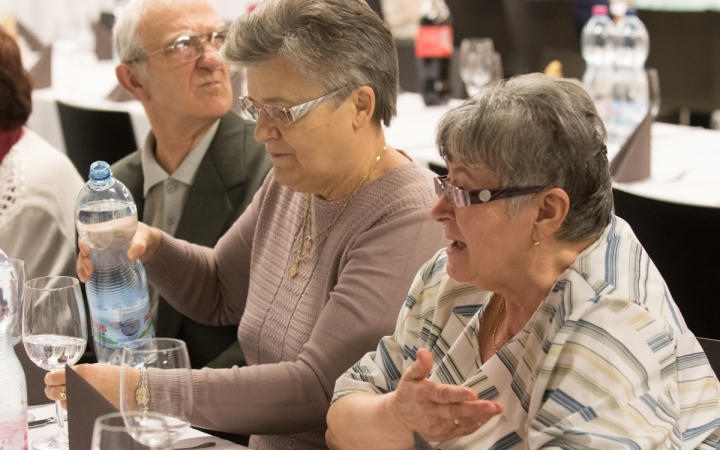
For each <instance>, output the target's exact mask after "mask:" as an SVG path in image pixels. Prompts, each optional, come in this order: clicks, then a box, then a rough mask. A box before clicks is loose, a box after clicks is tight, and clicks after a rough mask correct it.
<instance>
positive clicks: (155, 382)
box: [120, 338, 193, 442]
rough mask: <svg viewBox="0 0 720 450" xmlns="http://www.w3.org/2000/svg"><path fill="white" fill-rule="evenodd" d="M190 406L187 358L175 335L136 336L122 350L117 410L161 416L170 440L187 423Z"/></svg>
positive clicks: (181, 343)
mask: <svg viewBox="0 0 720 450" xmlns="http://www.w3.org/2000/svg"><path fill="white" fill-rule="evenodd" d="M192 409H193V389H192V376H191V371H190V358H189V357H188V353H187V347H186V346H185V343H184V342H183V341H181V340H178V339H166V338H155V339H140V340H137V341H133V342H128V343H127V344H125V346H124V347H123V351H122V366H121V369H120V411H121V412H122V413H123V414H130V413H134V412H136V411H140V412H156V413H160V414H162V415H164V416H166V417H165V419H166V421H167V424H168V427H169V430H170V435H171V439H172V441H173V442H175V441H176V440H178V439H179V438H180V436H182V434H183V433H184V432H185V430H187V428H188V427H189V426H190V419H191V417H192Z"/></svg>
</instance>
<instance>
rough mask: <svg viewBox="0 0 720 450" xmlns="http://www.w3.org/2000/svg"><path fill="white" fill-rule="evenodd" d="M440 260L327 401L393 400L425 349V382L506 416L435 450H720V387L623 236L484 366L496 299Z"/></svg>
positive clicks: (592, 254) (569, 274)
mask: <svg viewBox="0 0 720 450" xmlns="http://www.w3.org/2000/svg"><path fill="white" fill-rule="evenodd" d="M446 262H447V256H446V254H445V250H441V251H439V252H438V253H437V254H436V255H435V257H434V258H433V259H432V260H430V261H429V262H427V263H426V264H425V266H424V267H423V268H422V269H421V270H420V272H419V273H418V275H417V276H416V278H415V281H414V283H413V285H412V288H411V290H410V293H409V294H408V296H407V300H406V301H405V305H404V307H403V308H402V311H401V312H400V316H399V318H398V321H397V327H396V330H395V334H394V335H392V336H388V337H385V338H383V339H382V341H381V342H380V343H379V345H378V348H377V350H376V351H374V352H371V353H368V354H366V355H365V356H364V357H363V358H362V359H361V360H360V361H358V362H357V363H356V364H355V365H354V366H353V367H352V368H350V369H349V370H348V371H347V372H345V374H343V375H342V376H341V377H340V378H339V379H338V380H337V382H336V385H335V394H334V398H333V401H335V400H337V399H338V398H340V397H342V396H344V395H347V394H351V393H354V392H359V391H366V392H375V393H379V394H380V393H386V392H390V391H392V390H394V389H395V388H396V387H397V385H398V382H399V380H400V377H401V374H402V372H403V371H404V370H405V369H406V368H408V367H409V366H410V365H412V363H413V361H414V360H415V355H416V352H417V350H418V349H420V348H426V349H428V350H429V351H430V352H431V353H432V355H433V358H434V360H435V364H434V366H433V370H432V373H431V375H430V380H431V381H435V382H437V383H451V384H456V385H463V386H468V387H470V388H472V389H474V390H475V391H477V394H478V398H480V399H487V400H495V401H500V402H502V403H503V404H504V406H505V411H504V412H503V413H502V414H500V415H498V416H495V417H493V418H492V419H491V420H490V421H488V422H487V423H486V424H485V425H484V426H482V427H481V428H479V429H478V430H477V431H475V432H474V433H472V434H470V435H467V436H462V437H459V438H455V439H452V440H448V441H443V442H436V443H434V445H436V446H437V448H440V449H476V448H477V449H479V448H482V449H493V450H496V449H510V448H526V449H539V448H562V449H589V448H602V449H614V448H630V449H651V448H652V449H656V448H673V449H676V448H677V449H679V448H683V449H693V448H699V449H710V448H713V449H714V448H716V446H718V438H719V436H720V430H718V428H719V427H720V405H719V403H718V398H719V396H718V387H719V384H718V380H717V378H716V377H715V374H714V373H713V371H712V369H711V368H710V365H709V363H708V360H707V358H706V356H705V354H704V353H703V350H702V348H701V347H700V344H699V343H698V342H697V340H696V339H695V336H694V335H693V334H692V333H691V332H690V331H689V330H688V329H687V327H686V325H685V322H684V320H683V318H682V316H681V315H680V311H679V310H678V308H677V305H675V302H674V301H673V300H672V297H670V293H669V292H668V290H667V287H666V286H665V282H664V281H663V279H662V277H661V276H660V273H659V272H658V270H657V268H656V267H655V265H654V264H653V263H652V261H650V259H649V258H648V255H647V253H645V251H644V250H643V248H642V246H641V245H640V243H639V242H638V240H637V238H636V237H635V235H634V234H633V232H632V230H631V229H630V227H629V226H628V224H627V223H626V222H624V221H623V220H622V219H620V218H618V217H615V216H613V218H612V222H611V224H610V225H608V227H607V228H606V229H605V231H604V233H603V235H602V236H601V237H600V238H599V239H598V240H597V241H596V242H595V243H593V244H592V245H591V246H590V247H588V248H587V249H586V250H585V251H583V252H582V253H581V254H580V255H579V256H578V258H577V259H576V260H575V262H574V263H573V264H572V265H571V266H570V267H569V268H568V269H567V270H565V272H563V273H562V274H561V275H560V277H559V278H558V281H557V283H556V284H555V286H554V288H553V289H552V291H551V292H550V293H549V294H548V296H547V297H546V298H545V299H544V300H543V302H542V303H541V304H540V306H539V307H538V309H537V311H536V312H535V314H534V315H533V316H532V318H531V319H530V321H529V322H528V323H527V324H526V325H525V327H524V328H523V330H522V331H520V333H518V334H517V335H516V336H515V337H514V338H513V339H511V340H510V341H508V342H507V344H505V346H503V347H502V348H501V349H500V350H499V351H498V352H497V353H496V354H495V355H493V356H492V357H491V358H490V359H488V361H486V362H485V363H484V364H482V363H481V361H480V356H479V355H480V349H479V347H478V343H477V337H478V332H479V323H480V319H481V317H482V314H483V311H484V308H485V306H486V305H487V304H488V301H489V300H490V297H491V296H492V293H491V292H487V291H481V290H479V289H477V288H475V287H473V286H471V285H469V284H467V283H460V282H457V281H454V280H452V279H451V278H450V277H449V276H448V274H447V271H446V270H445V265H446Z"/></svg>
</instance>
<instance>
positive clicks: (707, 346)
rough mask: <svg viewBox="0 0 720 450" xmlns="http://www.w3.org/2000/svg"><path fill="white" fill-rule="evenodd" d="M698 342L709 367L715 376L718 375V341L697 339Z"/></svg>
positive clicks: (719, 346) (719, 352)
mask: <svg viewBox="0 0 720 450" xmlns="http://www.w3.org/2000/svg"><path fill="white" fill-rule="evenodd" d="M697 340H698V342H699V343H700V345H701V346H702V348H703V350H704V351H705V355H707V359H708V361H710V367H712V370H713V372H715V375H718V374H720V341H717V340H715V339H707V338H700V337H699V338H697Z"/></svg>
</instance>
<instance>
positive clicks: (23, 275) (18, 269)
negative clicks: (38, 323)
mask: <svg viewBox="0 0 720 450" xmlns="http://www.w3.org/2000/svg"><path fill="white" fill-rule="evenodd" d="M10 262H11V263H12V265H13V267H14V268H15V273H16V274H17V291H18V292H17V294H18V295H17V297H18V303H19V305H18V309H19V310H20V311H22V305H23V295H24V294H23V293H24V291H25V282H26V281H27V278H28V274H27V269H26V268H25V262H24V261H22V260H20V259H10ZM20 341H22V313H20V318H18V321H17V322H16V323H15V329H14V330H13V335H12V343H13V347H15V346H16V345H18V344H19V343H20Z"/></svg>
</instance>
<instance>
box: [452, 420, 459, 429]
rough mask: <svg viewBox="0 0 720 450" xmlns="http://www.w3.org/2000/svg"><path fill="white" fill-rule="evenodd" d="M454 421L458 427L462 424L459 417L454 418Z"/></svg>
mask: <svg viewBox="0 0 720 450" xmlns="http://www.w3.org/2000/svg"><path fill="white" fill-rule="evenodd" d="M453 423H454V424H455V426H456V427H459V426H460V421H459V420H457V419H455V420H453Z"/></svg>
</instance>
